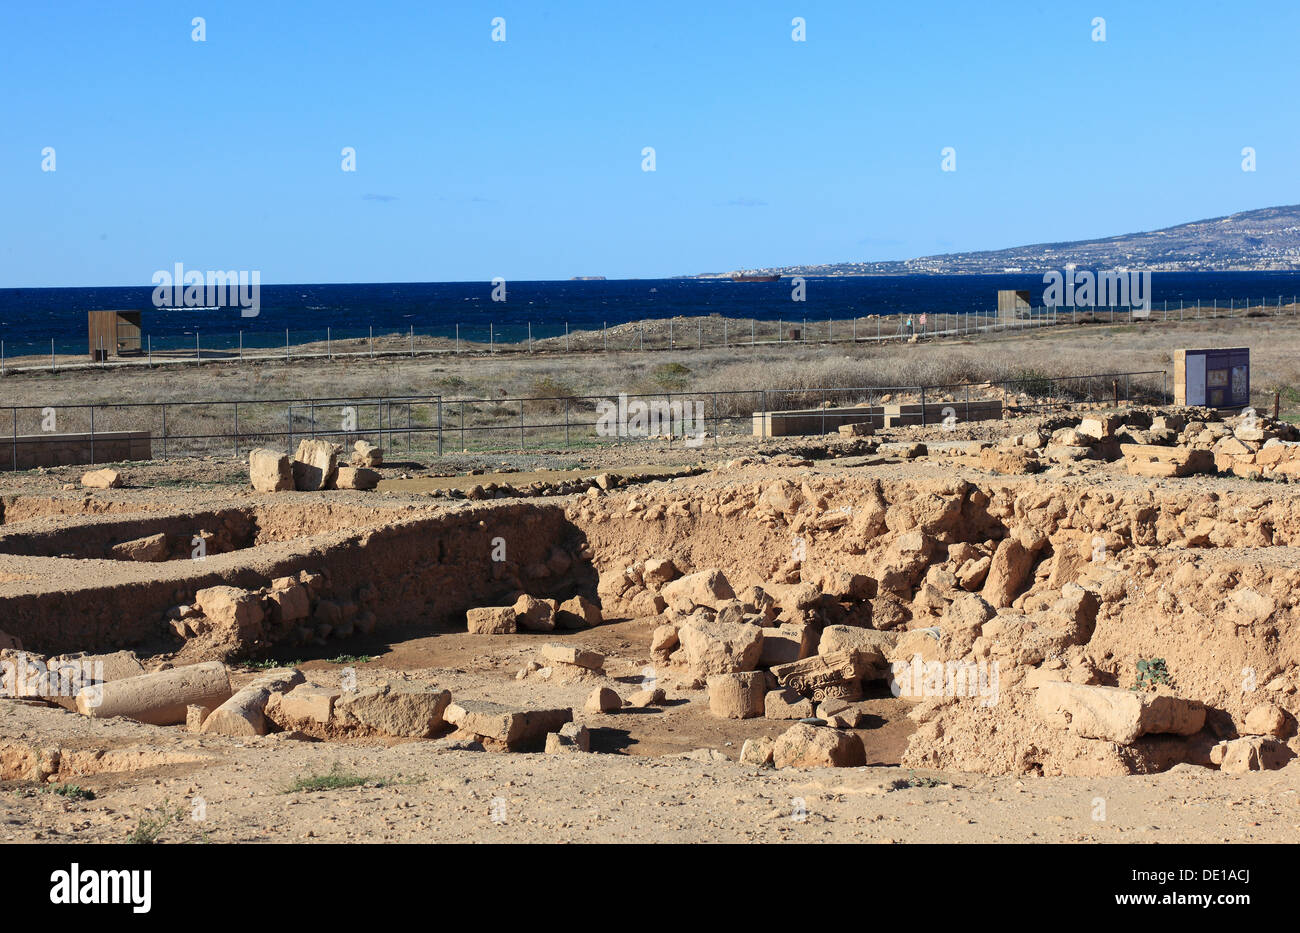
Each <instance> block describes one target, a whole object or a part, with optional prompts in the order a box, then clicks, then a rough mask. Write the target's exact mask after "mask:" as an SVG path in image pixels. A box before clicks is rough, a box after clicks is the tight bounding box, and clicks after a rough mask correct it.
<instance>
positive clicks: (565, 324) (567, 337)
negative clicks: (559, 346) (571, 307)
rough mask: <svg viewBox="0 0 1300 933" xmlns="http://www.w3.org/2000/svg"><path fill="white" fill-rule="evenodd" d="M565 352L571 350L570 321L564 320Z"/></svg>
mask: <svg viewBox="0 0 1300 933" xmlns="http://www.w3.org/2000/svg"><path fill="white" fill-rule="evenodd" d="M564 352H565V353H568V352H569V322H568V321H565V322H564Z"/></svg>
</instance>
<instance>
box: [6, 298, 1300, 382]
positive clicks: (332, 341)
mask: <svg viewBox="0 0 1300 933" xmlns="http://www.w3.org/2000/svg"><path fill="white" fill-rule="evenodd" d="M1298 311H1300V304H1297V298H1296V296H1291V299H1290V302H1289V303H1287V302H1286V301H1285V296H1282V295H1279V296H1277V297H1276V299H1275V300H1274V299H1271V298H1264V297H1261V298H1259V299H1241V300H1237V299H1228V300H1227V301H1221V300H1215V301H1213V302H1199V301H1198V302H1197V303H1195V304H1192V303H1190V302H1183V301H1179V302H1177V303H1176V304H1175V303H1171V302H1161V303H1157V304H1155V305H1153V306H1152V307H1151V309H1150V310H1149V311H1147V312H1146V313H1145V315H1144V314H1143V312H1135V311H1133V310H1132V309H1130V308H1116V307H1106V308H1088V309H1083V308H1058V307H1055V306H1044V307H1036V308H1026V309H1021V310H1019V311H1018V312H1016V313H1015V314H1014V316H1009V317H1002V316H999V314H998V312H996V311H989V312H984V313H980V312H952V313H946V312H942V311H940V312H927V313H924V314H908V313H904V312H890V311H886V312H884V313H881V314H872V315H867V316H858V317H853V318H840V319H831V318H822V319H814V318H809V317H795V316H792V317H790V318H778V319H777V320H760V319H757V318H729V317H723V316H721V315H709V316H703V317H690V318H665V319H655V320H642V321H635V322H631V323H625V324H618V325H615V326H612V327H611V326H608V325H607V324H602V326H601V328H600V329H599V330H595V329H591V330H581V331H571V330H570V328H569V325H568V323H564V322H557V323H545V324H544V323H541V322H525V323H522V324H506V325H503V324H498V323H494V322H486V323H477V322H476V323H473V324H454V325H445V326H441V327H424V328H417V327H415V326H410V327H408V329H407V330H406V331H405V332H400V331H388V332H380V333H375V331H374V328H373V327H371V328H329V327H327V328H324V329H323V330H314V331H292V330H285V331H284V332H283V334H282V335H281V334H280V332H268V331H236V332H231V333H201V332H200V331H199V330H197V329H196V330H195V332H194V333H192V334H187V335H183V336H167V337H155V336H152V335H149V334H145V335H143V336H142V338H141V346H140V350H139V352H138V353H133V354H131V355H124V356H120V357H111V356H109V357H106V358H103V359H99V360H97V361H96V362H94V363H92V362H90V353H89V349H88V348H87V349H86V350H84V351H83V350H80V349H79V346H78V345H75V344H74V343H71V342H69V341H67V340H64V341H63V342H62V343H60V342H59V341H58V340H57V339H53V338H49V339H41V340H22V341H13V340H2V339H0V375H5V374H7V373H10V372H20V371H31V370H37V369H44V370H50V371H57V370H58V369H60V368H62V369H68V368H72V367H78V368H80V367H88V366H95V367H120V366H127V367H129V366H158V365H169V364H183V363H205V362H229V361H232V360H284V361H292V360H295V359H335V358H353V359H355V358H366V357H394V356H411V357H414V356H417V355H427V354H456V353H484V352H487V353H535V352H579V351H583V352H618V351H642V350H690V349H705V348H744V347H760V346H761V347H771V346H782V345H787V344H788V345H790V346H798V345H800V344H808V343H817V344H821V343H868V344H870V343H889V342H898V341H906V340H909V339H911V338H913V337H916V338H918V339H923V338H938V337H947V338H954V337H960V338H977V337H981V336H997V335H1004V334H1006V333H1008V332H1015V331H1020V330H1027V329H1031V328H1038V327H1044V326H1052V325H1060V324H1071V323H1082V322H1085V321H1086V322H1094V323H1096V322H1101V323H1113V324H1128V323H1135V322H1137V321H1139V320H1145V321H1148V322H1150V321H1160V322H1165V321H1188V320H1211V319H1231V318H1255V317H1263V316H1269V317H1272V316H1277V315H1288V316H1293V315H1295V314H1297V312H1298ZM108 349H110V350H111V348H108Z"/></svg>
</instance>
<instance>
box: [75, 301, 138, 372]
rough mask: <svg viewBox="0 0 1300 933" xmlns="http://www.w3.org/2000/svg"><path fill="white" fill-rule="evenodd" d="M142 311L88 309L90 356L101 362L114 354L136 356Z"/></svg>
mask: <svg viewBox="0 0 1300 933" xmlns="http://www.w3.org/2000/svg"><path fill="white" fill-rule="evenodd" d="M141 315H142V312H140V311H88V312H86V317H87V321H88V325H89V330H90V358H91V359H92V360H94V361H95V362H97V363H99V362H102V361H103V360H105V359H107V358H108V357H109V355H110V354H111V355H113V356H134V355H135V354H138V353H139V352H140V351H141V350H142V349H143V348H142V347H141V346H140V333H141V331H140V322H141Z"/></svg>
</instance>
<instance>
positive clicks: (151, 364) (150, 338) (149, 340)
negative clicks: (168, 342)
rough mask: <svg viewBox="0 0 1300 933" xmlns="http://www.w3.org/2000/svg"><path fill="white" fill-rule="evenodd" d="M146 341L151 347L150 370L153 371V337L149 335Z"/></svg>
mask: <svg viewBox="0 0 1300 933" xmlns="http://www.w3.org/2000/svg"><path fill="white" fill-rule="evenodd" d="M145 341H146V342H147V343H148V345H149V368H150V369H153V335H152V334H150V335H147V336H146V337H145Z"/></svg>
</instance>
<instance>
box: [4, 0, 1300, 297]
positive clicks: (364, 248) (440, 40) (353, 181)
mask: <svg viewBox="0 0 1300 933" xmlns="http://www.w3.org/2000/svg"><path fill="white" fill-rule="evenodd" d="M195 16H202V17H204V18H205V20H206V41H205V42H194V41H192V38H191V32H192V29H193V27H192V26H191V20H192V18H193V17H195ZM497 16H500V17H504V18H505V21H506V41H505V42H503V43H502V42H493V41H492V40H491V33H492V25H491V21H492V19H493V17H497ZM796 16H798V17H803V18H804V20H805V21H806V35H807V40H806V41H805V42H795V41H792V39H791V31H792V26H791V20H792V19H793V18H794V17H796ZM1098 16H1101V17H1104V18H1105V20H1106V41H1105V42H1094V41H1092V32H1093V26H1092V21H1093V19H1094V17H1098ZM1297 35H1300V4H1297V3H1296V2H1295V0H1278V2H1241V3H1235V4H1223V3H1211V2H1157V0H1146V2H1117V0H1088V2H1073V0H1042V2H1036V3H1029V2H1001V3H999V2H982V3H974V2H969V0H965V2H934V0H929V2H924V3H915V2H914V3H902V4H894V3H888V4H886V3H877V2H861V0H860V2H829V0H822V2H810V0H782V2H767V0H751V2H735V3H730V2H719V3H700V2H683V3H677V2H655V3H649V4H645V3H634V2H633V3H622V2H579V0H570V2H545V0H529V2H492V3H477V2H463V3H435V2H430V0H423V2H410V3H408V2H384V0H373V2H371V3H357V2H313V3H295V2H274V3H267V2H264V0H263V2H219V0H191V2H190V3H185V4H178V3H176V2H174V0H172V2H148V0H130V2H128V3H126V4H122V5H118V4H106V3H102V2H93V3H92V2H85V3H77V2H68V3H38V4H19V3H14V2H11V3H5V4H4V5H3V7H2V9H0V121H2V125H3V127H4V132H3V133H0V204H3V218H4V223H3V224H0V287H11V286H24V287H29V286H55V285H136V284H139V285H146V284H148V283H149V279H150V276H151V275H152V273H153V272H154V270H158V269H170V268H172V265H173V264H174V263H176V262H182V263H184V264H185V266H186V267H187V268H190V269H250V270H252V269H256V270H260V271H261V274H262V281H263V282H264V283H276V282H367V281H444V280H486V279H490V278H492V277H493V276H496V275H501V276H505V277H506V278H508V279H516V280H519V279H546V278H567V277H569V276H571V275H582V274H601V275H607V276H610V277H625V276H642V277H655V276H666V275H676V274H682V273H691V272H703V271H715V270H716V271H725V270H729V269H732V268H737V267H752V266H768V265H779V264H793V263H805V262H809V263H811V262H837V261H848V260H872V259H904V258H908V257H911V256H918V255H925V254H929V253H937V252H949V251H957V250H969V249H986V248H990V249H991V248H999V247H1004V246H1012V245H1017V244H1022V243H1030V242H1038V241H1044V240H1061V239H1076V238H1084V237H1092V236H1105V235H1110V234H1115V233H1123V232H1130V231H1134V230H1144V229H1152V228H1156V227H1161V226H1168V225H1170V224H1174V223H1179V222H1182V221H1187V220H1194V219H1199V218H1202V217H1209V216H1216V215H1220V214H1227V213H1231V212H1234V211H1238V210H1247V209H1251V208H1255V207H1265V206H1270V205H1276V204H1292V203H1296V202H1300V193H1298V192H1297V179H1298V178H1300V121H1297V120H1296V116H1295V115H1296V106H1297V100H1298V99H1300V94H1298V93H1297V92H1298V91H1300V69H1297V64H1296V55H1295V48H1296V36H1297ZM345 146H351V147H354V148H355V149H356V154H357V156H356V158H357V171H356V172H351V173H350V172H344V171H342V170H341V167H340V166H341V162H342V155H341V150H342V149H343V147H345ZM646 146H652V147H654V149H655V153H656V171H654V172H644V171H642V169H641V166H642V155H641V152H642V149H643V147H646ZM947 146H951V147H954V148H955V149H956V153H957V155H956V159H957V170H956V171H955V172H951V173H946V172H943V171H941V169H940V164H941V151H942V150H943V148H944V147H947ZM1245 146H1252V147H1254V148H1255V150H1256V152H1257V170H1256V171H1255V172H1243V171H1242V170H1241V161H1242V156H1241V150H1242V148H1243V147H1245ZM45 147H53V148H54V150H55V159H56V163H55V165H56V170H55V171H53V172H43V171H42V170H41V166H42V150H43V149H45Z"/></svg>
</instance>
